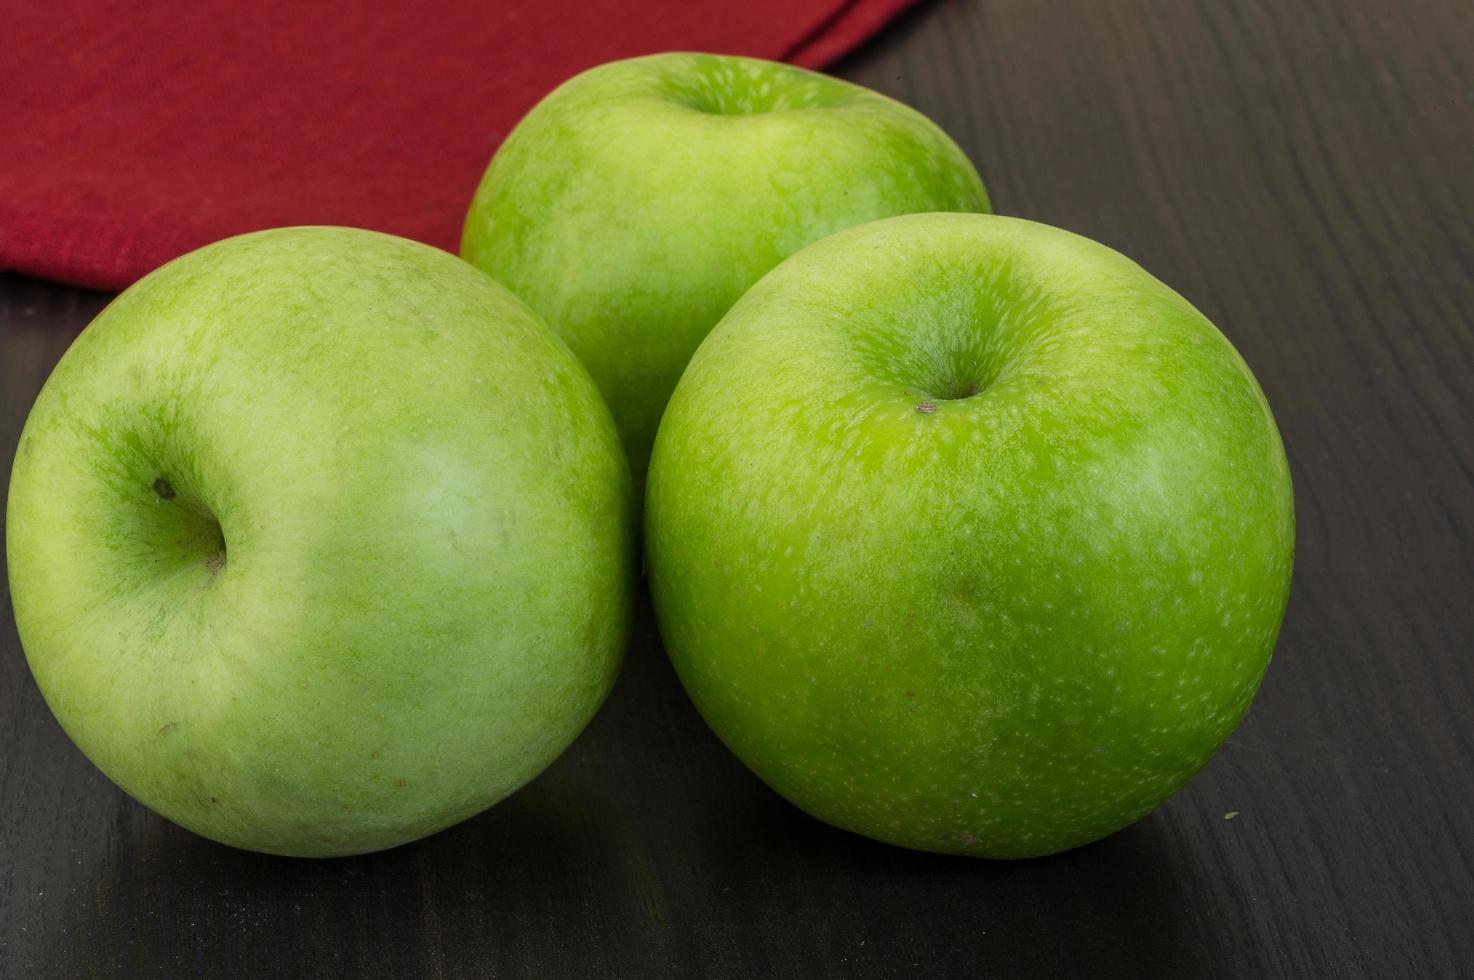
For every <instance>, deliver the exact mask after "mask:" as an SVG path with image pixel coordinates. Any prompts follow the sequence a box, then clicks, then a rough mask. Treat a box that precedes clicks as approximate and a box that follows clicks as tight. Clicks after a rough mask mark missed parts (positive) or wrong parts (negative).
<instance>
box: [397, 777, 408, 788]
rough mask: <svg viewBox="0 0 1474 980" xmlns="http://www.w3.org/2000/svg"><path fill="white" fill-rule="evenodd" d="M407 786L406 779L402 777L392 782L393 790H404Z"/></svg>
mask: <svg viewBox="0 0 1474 980" xmlns="http://www.w3.org/2000/svg"><path fill="white" fill-rule="evenodd" d="M408 785H409V780H408V779H405V778H404V777H403V776H400V777H399V778H398V779H396V780H394V788H395V789H404V788H405V787H406V786H408Z"/></svg>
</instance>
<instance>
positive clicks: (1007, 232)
mask: <svg viewBox="0 0 1474 980" xmlns="http://www.w3.org/2000/svg"><path fill="white" fill-rule="evenodd" d="M974 389H975V390H976V393H975V394H969V393H970V392H973V391H974ZM645 521H646V555H647V562H648V565H649V570H650V580H651V586H652V590H653V595H654V599H655V606H656V610H657V614H658V618H659V623H660V629H661V633H662V635H663V636H664V638H665V641H666V645H667V649H668V651H669V654H670V658H671V661H672V662H673V663H674V665H675V667H676V670H677V672H678V673H679V675H680V678H681V680H682V682H683V683H684V685H685V687H686V690H687V691H688V692H689V693H690V695H691V697H692V699H693V700H694V701H695V703H696V705H697V707H698V708H699V709H700V711H701V713H702V715H703V716H704V717H705V718H706V720H707V722H708V723H709V724H710V725H711V727H712V728H713V729H714V730H715V731H716V733H717V735H719V736H720V737H721V738H722V740H723V741H724V742H725V743H726V744H727V745H728V746H729V747H730V748H731V749H732V750H733V751H734V752H735V753H736V754H737V755H738V756H739V757H740V758H741V759H742V760H743V761H744V762H745V763H746V764H747V765H748V766H749V767H750V768H751V769H752V770H753V771H754V772H755V773H757V775H758V776H760V777H761V778H762V779H763V780H764V781H766V782H767V783H768V784H769V785H770V786H772V787H773V788H774V789H775V790H777V791H778V792H779V793H781V794H782V795H783V796H785V797H787V798H788V799H789V800H791V801H793V802H794V803H795V804H797V805H798V806H799V807H801V808H803V809H804V810H806V811H808V812H809V813H811V814H813V815H814V816H816V817H818V818H819V819H821V820H825V821H827V822H829V823H831V824H835V825H837V826H839V827H844V828H847V829H849V830H853V831H856V832H858V833H861V834H865V835H868V836H870V837H873V838H877V839H879V840H882V841H888V842H891V843H895V844H901V845H904V846H907V847H913V848H919V849H922V850H928V851H940V852H950V853H956V854H971V855H979V856H987V857H997V858H1021V857H1030V856H1038V855H1045V854H1050V853H1053V852H1056V851H1061V850H1064V849H1067V848H1071V847H1075V846H1077V845H1080V844H1084V843H1087V842H1089V841H1093V840H1096V839H1098V838H1100V837H1103V836H1105V835H1107V834H1110V833H1112V832H1113V831H1115V830H1117V829H1119V828H1121V827H1124V826H1126V825H1127V824H1129V823H1131V822H1132V821H1134V820H1136V819H1137V818H1139V817H1141V816H1142V815H1143V814H1145V813H1147V812H1148V811H1150V810H1151V809H1153V808H1154V807H1155V806H1157V805H1158V804H1159V803H1161V802H1162V801H1163V800H1165V799H1166V798H1167V797H1168V796H1170V795H1171V794H1172V793H1173V792H1175V791H1176V790H1177V789H1178V788H1179V787H1181V786H1182V785H1183V784H1184V783H1185V782H1186V781H1187V780H1188V779H1189V778H1190V777H1191V776H1192V775H1193V774H1194V773H1195V772H1196V771H1197V770H1198V769H1199V768H1200V767H1201V766H1202V765H1203V764H1204V763H1205V762H1206V761H1207V760H1208V758H1209V757H1210V756H1211V755H1212V754H1213V752H1214V751H1215V750H1216V749H1217V748H1218V746H1219V745H1220V744H1221V743H1222V742H1223V741H1224V739H1225V738H1227V736H1228V734H1229V733H1230V732H1231V731H1232V730H1233V729H1234V727H1235V726H1236V725H1237V724H1238V722H1239V720H1240V718H1241V717H1242V716H1243V714H1244V711H1245V710H1246V709H1247V707H1248V705H1249V701H1250V699H1251V698H1252V697H1253V695H1254V692H1255V690H1256V689H1257V687H1258V685H1259V681H1260V678H1261V677H1262V675H1263V673H1264V670H1265V667H1266V666H1267V664H1268V662H1269V656H1270V652H1271V650H1272V649H1273V647H1274V643H1275V638H1276V635H1277V633H1278V630H1279V624H1280V621H1281V618H1282V616H1283V613H1284V609H1285V603H1286V600H1287V596H1288V590H1289V583H1290V570H1291V565H1292V561H1293V549H1294V511H1293V505H1292V499H1291V487H1290V477H1289V471H1288V468H1287V465H1286V461H1285V455H1284V450H1283V447H1282V445H1281V442H1280V438H1279V434H1278V431H1277V430H1276V428H1275V424H1274V420H1273V418H1272V416H1271V415H1270V411H1269V407H1268V405H1267V403H1266V402H1265V399H1264V396H1263V394H1262V392H1261V391H1260V390H1259V387H1258V385H1257V384H1256V383H1255V381H1254V378H1253V376H1252V375H1251V374H1250V372H1249V369H1248V368H1247V366H1246V365H1245V364H1244V362H1243V361H1242V360H1241V359H1240V357H1239V356H1238V354H1237V353H1236V352H1235V351H1234V349H1233V347H1232V346H1231V345H1230V344H1229V343H1228V341H1227V340H1226V339H1225V338H1224V337H1223V336H1222V335H1221V334H1220V333H1219V332H1218V331H1217V330H1216V329H1215V328H1214V327H1213V325H1212V324H1210V323H1209V322H1208V321H1207V320H1206V319H1205V318H1204V317H1203V316H1202V315H1201V314H1199V313H1198V312H1197V311H1195V310H1194V309H1193V308H1192V307H1191V306H1190V305H1188V303H1187V302H1186V301H1185V300H1183V299H1182V298H1181V297H1179V296H1178V295H1177V294H1176V293H1174V292H1173V291H1172V290H1170V289H1169V288H1167V287H1166V286H1165V285H1163V284H1162V283H1160V282H1159V281H1157V280H1155V279H1153V278H1152V277H1151V276H1150V275H1148V274H1147V273H1146V272H1145V271H1143V270H1142V269H1141V268H1140V267H1138V266H1137V265H1135V264H1133V263H1132V262H1131V261H1129V260H1128V259H1126V258H1124V257H1123V256H1121V255H1119V254H1117V253H1115V252H1113V251H1111V250H1110V249H1108V248H1105V247H1104V246H1102V245H1098V244H1096V243H1094V242H1091V241H1089V240H1087V239H1084V238H1080V237H1078V236H1075V235H1072V234H1069V233H1067V232H1064V231H1060V230H1057V229H1053V228H1049V227H1046V226H1044V225H1038V224H1033V223H1030V222H1025V221H1020V220H1016V219H1010V218H1000V217H992V216H981V215H943V214H938V215H920V216H910V217H901V218H893V219H889V220H885V221H878V222H875V223H873V224H869V225H865V226H863V227H860V228H855V229H852V230H850V231H846V232H841V233H840V234H838V235H835V236H834V237H832V238H829V239H827V240H825V241H823V242H820V243H818V244H816V245H813V246H811V247H809V248H808V249H806V250H804V251H802V252H800V253H798V254H797V255H795V256H794V257H792V258H790V259H789V260H788V261H786V262H784V263H783V264H782V265H780V266H778V267H777V268H776V269H774V270H773V271H772V272H771V273H769V274H768V275H767V276H766V277H765V278H764V279H763V280H762V281H761V282H759V283H758V284H757V285H756V286H755V287H753V289H752V290H751V291H750V292H749V293H748V294H747V295H746V296H744V297H743V299H742V300H741V301H740V302H739V303H738V304H737V305H736V306H735V307H734V308H733V309H732V311H731V312H730V313H728V314H727V316H726V317H725V318H724V319H723V321H722V322H721V324H720V325H719V326H718V327H717V328H716V330H715V331H713V333H712V334H711V336H709V337H708V338H707V340H706V342H705V343H704V344H703V345H702V346H701V349H700V350H699V351H698V352H697V354H696V355H695V357H694V358H693V359H692V361H691V364H690V366H689V367H688V368H687V370H686V373H685V376H684V377H683V378H682V380H681V383H680V385H679V387H678V388H677V389H676V392H675V394H674V396H673V397H672V399H671V402H670V406H669V408H668V409H667V411H666V414H665V419H664V421H663V422H662V424H661V428H660V434H659V436H658V438H657V440H656V444H655V452H654V458H653V460H652V464H651V469H650V476H649V486H648V495H647V499H646V513H645Z"/></svg>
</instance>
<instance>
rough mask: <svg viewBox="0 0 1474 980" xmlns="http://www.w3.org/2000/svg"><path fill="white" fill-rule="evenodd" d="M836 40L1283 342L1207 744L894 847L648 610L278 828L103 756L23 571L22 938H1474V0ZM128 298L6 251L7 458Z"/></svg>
mask: <svg viewBox="0 0 1474 980" xmlns="http://www.w3.org/2000/svg"><path fill="white" fill-rule="evenodd" d="M837 73H838V74H841V75H843V76H845V77H847V78H851V79H854V80H855V81H858V82H862V83H864V84H866V85H870V86H872V87H874V88H877V89H879V90H881V91H883V92H887V93H890V94H892V95H895V96H897V97H898V98H900V99H902V100H904V101H906V102H909V103H911V104H912V105H914V106H917V107H918V108H920V109H921V110H922V111H923V112H926V113H928V114H929V115H931V116H932V117H933V118H935V119H936V120H937V121H938V122H940V123H941V124H942V125H943V126H944V127H945V128H946V129H947V130H949V131H950V132H951V133H952V134H953V135H954V136H956V137H957V139H958V140H959V142H960V143H961V144H962V145H963V147H964V148H965V149H967V150H968V151H969V153H970V154H971V155H972V157H973V159H974V160H975V161H976V162H977V163H978V165H979V168H980V169H981V171H982V173H983V175H984V177H985V179H986V180H987V181H988V185H989V189H990V190H991V192H992V194H993V198H994V203H995V205H996V207H997V208H998V210H999V211H1001V212H1003V213H1006V214H1013V215H1022V216H1026V217H1030V218H1034V219H1038V220H1041V221H1045V222H1049V223H1052V224H1057V225H1062V226H1063V227H1065V228H1069V229H1071V230H1073V231H1077V232H1080V233H1082V234H1085V235H1089V236H1091V237H1093V238H1097V239H1099V240H1101V241H1104V242H1106V243H1107V244H1109V245H1112V246H1114V247H1116V248H1118V249H1120V250H1121V251H1124V252H1125V253H1126V254H1128V255H1130V256H1132V257H1133V258H1135V259H1136V260H1137V261H1139V262H1141V263H1142V264H1143V265H1145V266H1146V267H1147V268H1148V269H1150V270H1152V271H1153V272H1154V273H1156V274H1157V275H1158V276H1159V277H1161V278H1162V279H1164V280H1165V281H1166V282H1167V283H1169V284H1170V285H1172V286H1173V287H1175V288H1176V289H1177V290H1179V291H1180V292H1182V293H1183V294H1184V295H1186V296H1187V297H1188V298H1189V299H1190V300H1192V301H1193V302H1194V303H1195V304H1196V305H1197V306H1198V307H1199V308H1200V309H1202V310H1203V312H1205V313H1206V314H1207V315H1208V316H1209V317H1210V318H1211V319H1212V320H1213V321H1214V322H1215V323H1217V324H1218V325H1219V326H1220V327H1221V328H1222V329H1223V331H1224V332H1225V333H1226V334H1227V335H1228V336H1229V338H1230V339H1232V340H1233V342H1234V343H1235V344H1236V345H1237V346H1238V348H1239V350H1240V351H1241V352H1242V353H1243V355H1244V357H1245V358H1246V359H1247V360H1248V362H1249V364H1250V365H1251V366H1252V367H1253V369H1254V371H1255V372H1256V373H1257V375H1258V377H1259V380H1260V382H1261V383H1262V384H1263V386H1264V389H1265V391H1266V392H1267V394H1268V396H1269V400H1270V402H1271V404H1272V405H1273V406H1274V409H1275V412H1276V415H1277V417H1278V419H1279V423H1280V426H1281V429H1282V431H1283V434H1284V437H1285V443H1286V445H1287V447H1288V451H1289V456H1290V462H1291V465H1292V467H1293V471H1294V478H1295V489H1296V510H1297V518H1298V524H1299V539H1298V549H1299V550H1298V564H1297V568H1296V573H1295V584H1294V592H1293V595H1292V597H1291V601H1290V608H1289V613H1288V616H1287V618H1286V620H1285V625H1284V630H1283V633H1282V635H1281V637H1280V644H1279V647H1278V650H1277V653H1276V655H1275V660H1274V663H1273V665H1272V667H1271V668H1270V671H1269V674H1268V675H1267V678H1266V680H1265V683H1264V687H1263V689H1262V691H1261V693H1260V695H1259V698H1258V700H1257V701H1256V702H1255V705H1254V708H1253V710H1252V711H1251V712H1250V715H1249V718H1248V720H1247V721H1246V722H1245V723H1244V725H1243V727H1242V728H1241V729H1240V730H1239V731H1238V732H1237V733H1236V734H1235V735H1234V736H1233V738H1232V739H1231V740H1230V741H1229V743H1228V745H1227V746H1225V748H1224V749H1223V751H1222V752H1221V753H1220V754H1219V755H1218V757H1217V758H1216V759H1215V760H1214V762H1213V763H1212V764H1211V765H1210V766H1209V767H1208V768H1207V769H1206V770H1205V771H1204V772H1203V773H1202V774H1201V775H1200V776H1199V777H1198V778H1197V779H1196V780H1195V781H1194V782H1193V783H1192V784H1191V785H1190V786H1189V787H1188V788H1187V789H1186V790H1185V791H1183V792H1182V793H1181V794H1179V796H1178V797H1177V798H1175V799H1173V800H1172V801H1170V802H1169V803H1168V804H1166V805H1165V806H1164V807H1162V808H1161V810H1159V811H1158V812H1157V813H1155V814H1153V815H1152V816H1150V817H1148V818H1147V819H1145V820H1143V821H1142V822H1141V823H1139V824H1138V825H1136V826H1134V827H1132V828H1130V829H1128V830H1126V831H1123V832H1122V833H1120V834H1117V835H1116V836H1115V837H1113V838H1110V839H1108V840H1106V841H1104V842H1102V843H1099V844H1096V845H1093V846H1090V847H1086V848H1082V849H1080V850H1077V851H1074V852H1071V853H1068V854H1064V855H1061V856H1058V857H1054V858H1048V859H1042V860H1036V861H1026V862H1018V863H992V862H985V861H974V860H967V859H961V858H945V857H937V856H932V855H925V854H917V853H910V852H906V851H902V850H898V849H894V848H889V847H885V846H883V845H880V844H875V843H871V842H869V841H866V840H864V839H861V838H858V837H854V836H851V835H848V834H845V833H842V832H840V831H837V830H832V829H829V828H827V827H825V826H823V825H821V824H818V823H816V822H814V821H812V820H810V819H808V818H807V817H805V816H804V815H803V814H801V813H799V812H798V811H796V810H794V809H793V808H791V807H789V806H788V805H787V804H785V803H784V802H783V801H782V800H780V799H779V798H777V797H776V796H774V795H773V794H772V793H771V792H769V791H768V790H767V789H765V788H764V787H763V786H762V784H760V783H759V782H758V781H757V780H756V779H755V778H753V777H752V776H751V775H749V774H748V773H747V771H746V770H745V769H743V768H742V766H741V765H740V764H739V763H738V762H737V761H736V760H735V759H734V758H733V757H731V756H730V755H729V754H727V752H726V751H724V750H723V749H722V747H721V746H720V745H719V744H718V743H717V741H716V740H715V739H714V738H713V737H712V736H711V735H710V734H709V733H708V732H707V730H706V729H705V728H704V727H703V725H702V724H701V722H700V720H699V718H698V717H697V716H696V714H695V712H694V711H693V710H692V708H691V707H690V706H689V705H688V703H687V701H686V700H685V698H684V696H683V694H682V692H681V690H680V687H679V685H678V684H677V682H676V680H675V678H674V675H673V674H672V672H671V670H670V668H669V667H668V666H667V664H666V662H665V660H664V658H663V655H662V653H661V650H660V645H659V641H658V639H657V638H656V636H655V633H654V629H653V626H652V625H651V619H650V615H649V611H648V608H646V609H643V610H642V612H641V619H640V624H639V628H638V632H637V636H636V640H635V642H634V644H633V646H632V648H631V650H630V653H629V658H628V664H627V667H626V669H625V672H624V674H623V676H622V677H621V679H620V681H619V684H618V686H617V687H616V689H615V691H614V694H613V696H612V698H611V699H610V701H609V703H608V705H607V706H606V707H605V708H604V710H603V711H602V713H601V714H600V715H599V717H598V718H597V719H596V720H595V722H594V723H593V725H592V726H591V727H590V728H589V730H588V731H587V733H586V734H585V735H584V736H583V737H582V738H581V739H580V740H579V741H578V743H577V744H576V745H575V746H574V747H573V748H572V749H570V750H569V752H568V753H567V754H566V755H565V756H564V757H563V758H562V759H561V760H559V761H558V762H557V763H556V764H554V766H553V767H552V768H551V769H549V770H548V771H547V773H546V774H544V775H543V776H542V777H540V778H539V779H538V780H536V781H535V782H534V783H533V784H532V785H530V786H529V787H527V788H526V789H525V790H523V791H522V792H521V793H518V794H517V795H516V796H515V797H513V798H512V799H511V800H509V801H507V802H505V803H503V804H501V805H500V806H497V807H495V808H494V809H492V810H491V811H490V812H488V813H486V814H485V815H483V816H481V817H478V818H476V819H474V820H471V821H469V822H467V823H465V824H463V825H461V826H459V827H456V828H454V829H452V830H449V831H446V832H445V833H443V834H440V835H438V836H437V837H434V838H431V839H429V840H426V841H422V842H420V843H417V844H413V845H409V846H407V847H403V848H400V849H398V850H395V851H392V852H389V853H385V854H379V855H374V856H370V857H364V858H355V859H345V860H332V861H320V862H311V861H297V860H289V859H279V858H270V857H263V856H260V855H254V854H247V853H243V852H237V851H233V850H230V849H228V848H225V847H221V846H218V845H215V844H212V843H210V842H208V841H205V840H202V839H200V838H197V837H194V836H192V835H190V834H189V833H187V832H185V831H183V830H180V829H178V828H176V827H174V826H172V825H170V824H167V823H165V822H164V821H163V820H161V819H159V818H157V817H155V816H154V815H152V814H151V813H149V812H148V811H146V810H144V809H143V808H142V807H140V806H138V805H136V804H134V803H133V802H131V801H130V800H128V799H127V798H126V797H125V796H124V795H123V794H122V793H121V792H120V791H118V790H117V789H115V788H114V787H113V786H112V785H111V784H110V783H109V782H108V781H107V780H106V779H105V778H103V777H102V776H101V775H100V774H99V773H98V772H97V771H96V770H94V769H93V768H92V767H91V765H90V764H88V763H87V762H86V760H85V759H83V757H82V756H81V755H80V754H79V753H78V752H77V751H76V750H75V749H74V748H72V746H71V745H70V743H69V742H68V741H67V739H66V738H65V736H64V735H63V734H62V732H61V730H60V729H59V728H58V727H57V725H56V724H55V722H54V721H53V720H52V719H51V716H50V714H49V713H48V711H47V710H46V708H45V706H44V705H43V703H42V701H41V699H40V697H39V695H38V694H37V691H36V688H35V685H34V684H33V683H32V681H31V679H30V676H29V674H28V672H27V669H26V665H25V661H24V658H23V656H22V653H21V649H20V645H19V643H18V641H17V639H16V635H15V629H14V624H13V621H12V620H11V617H10V615H9V612H8V603H7V611H6V612H5V613H4V614H3V616H0V974H3V975H7V976H17V977H19V976H32V975H35V976H54V977H81V976H89V975H93V974H116V973H122V974H125V975H129V974H155V973H159V972H163V973H166V974H179V975H188V974H202V975H219V974H236V973H240V974H245V975H253V976H257V975H259V976H267V975H294V976H326V975H336V974H349V975H373V976H422V975H423V976H433V977H461V976H519V975H529V974H531V975H541V976H550V977H563V976H567V977H602V976H620V977H648V976H667V975H668V976H698V975H703V976H784V977H804V978H808V977H828V976H858V977H890V976H918V977H932V976H944V975H961V974H967V975H976V976H1007V977H1014V976H1026V977H1027V976H1040V977H1043V976H1062V975H1063V976H1126V977H1152V976H1172V977H1197V976H1210V977H1261V976H1293V977H1361V976H1367V977H1412V976H1420V977H1421V976H1457V975H1460V974H1464V975H1474V716H1471V711H1470V708H1471V705H1474V662H1471V659H1474V658H1471V654H1474V642H1471V641H1474V485H1471V484H1474V412H1471V402H1474V227H1471V223H1470V220H1469V216H1470V215H1471V214H1474V4H1471V3H1469V0H1442V2H1435V0H1426V2H1397V0H1385V2H1372V0H1334V2H1333V0H1304V2H1298V0H1297V2H1294V3H1291V2H1284V0H1231V2H1220V0H1198V2H1188V0H1182V2H1172V0H1161V2H1138V0H1131V2H1121V0H1116V2H1110V3H1104V2H1100V3H1098V2H1091V0H1080V2H1075V3H1041V2H1037V0H980V2H974V3H958V2H948V0H942V2H936V3H931V4H929V5H926V6H924V7H922V8H921V9H919V10H917V11H915V12H914V13H913V14H911V15H909V16H907V17H906V18H904V19H903V20H902V21H901V22H900V23H899V24H897V25H895V26H894V27H893V28H892V29H891V30H889V31H888V32H886V34H885V35H883V36H882V37H881V38H879V39H878V40H876V41H875V42H874V43H872V44H870V45H869V46H868V47H867V48H865V49H864V50H863V51H861V52H860V53H859V54H857V55H856V56H854V57H852V58H850V59H849V60H848V61H846V62H845V63H843V64H842V65H841V66H839V68H838V69H837ZM3 125H4V123H3V121H0V127H3ZM106 299H107V297H106V296H103V295H100V294H95V293H88V292H83V291H80V290H76V289H72V288H68V287H63V286H57V285H52V284H46V283H41V282H35V281H31V280H26V279H21V278H17V277H14V276H9V277H4V276H0V383H3V388H0V459H4V460H6V461H7V463H8V460H9V459H10V457H11V455H12V454H13V452H14V448H15V445H16V442H17V440H18V438H19V435H20V428H21V424H22V422H23V420H24V417H25V414H26V411H27V409H28V408H29V406H30V403H31V401H32V399H33V398H34V397H35V395H36V392H37V391H38V390H39V388H40V385H41V383H42V381H43V380H44V379H45V377H46V375H47V373H48V372H49V370H50V368H51V366H52V365H53V364H54V363H55V361H56V360H57V358H59V357H60V356H61V354H62V352H63V351H64V350H65V349H66V347H67V344H68V343H69V342H70V340H71V339H72V338H73V337H74V336H75V334H76V333H77V332H78V331H79V330H80V329H81V328H82V327H83V326H84V325H85V324H86V323H87V322H88V320H89V319H90V318H91V317H92V316H93V315H94V314H95V313H96V312H97V311H98V310H99V309H100V308H101V307H102V305H103V303H104V302H105V300H106ZM5 474H6V477H8V465H7V466H6V467H5ZM0 479H4V477H0ZM1231 812H1236V813H1237V816H1235V817H1234V818H1233V819H1232V820H1230V819H1227V815H1228V814H1229V813H1231Z"/></svg>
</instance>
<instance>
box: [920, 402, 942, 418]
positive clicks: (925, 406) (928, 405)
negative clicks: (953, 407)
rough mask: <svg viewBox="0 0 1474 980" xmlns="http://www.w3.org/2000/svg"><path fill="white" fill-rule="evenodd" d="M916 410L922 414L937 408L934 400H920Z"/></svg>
mask: <svg viewBox="0 0 1474 980" xmlns="http://www.w3.org/2000/svg"><path fill="white" fill-rule="evenodd" d="M916 410H917V411H918V412H920V413H921V414H922V415H930V414H931V413H932V412H935V411H936V410H937V406H936V404H935V403H934V402H922V403H921V404H920V405H917V406H916Z"/></svg>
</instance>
